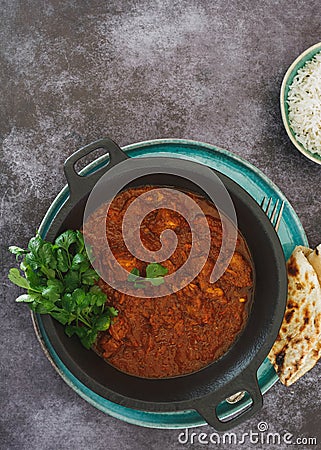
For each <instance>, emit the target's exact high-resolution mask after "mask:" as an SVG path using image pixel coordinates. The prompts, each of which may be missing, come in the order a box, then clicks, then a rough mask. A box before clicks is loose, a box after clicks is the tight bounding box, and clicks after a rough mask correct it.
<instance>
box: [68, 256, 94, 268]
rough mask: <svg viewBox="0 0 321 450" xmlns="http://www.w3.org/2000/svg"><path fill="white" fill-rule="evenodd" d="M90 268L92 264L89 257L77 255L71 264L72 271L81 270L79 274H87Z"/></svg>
mask: <svg viewBox="0 0 321 450" xmlns="http://www.w3.org/2000/svg"><path fill="white" fill-rule="evenodd" d="M89 267H90V262H89V260H88V257H87V255H83V254H82V253H76V254H75V256H74V257H73V259H72V262H71V270H79V272H86V270H87V269H89Z"/></svg>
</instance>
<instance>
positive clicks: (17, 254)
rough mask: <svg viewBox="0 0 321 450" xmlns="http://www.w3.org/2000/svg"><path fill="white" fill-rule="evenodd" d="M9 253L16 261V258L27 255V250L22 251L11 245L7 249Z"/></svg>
mask: <svg viewBox="0 0 321 450" xmlns="http://www.w3.org/2000/svg"><path fill="white" fill-rule="evenodd" d="M9 252H11V253H13V254H14V255H16V259H18V256H21V255H25V254H26V253H28V250H24V249H23V248H20V247H17V246H16V245H11V246H10V247H9Z"/></svg>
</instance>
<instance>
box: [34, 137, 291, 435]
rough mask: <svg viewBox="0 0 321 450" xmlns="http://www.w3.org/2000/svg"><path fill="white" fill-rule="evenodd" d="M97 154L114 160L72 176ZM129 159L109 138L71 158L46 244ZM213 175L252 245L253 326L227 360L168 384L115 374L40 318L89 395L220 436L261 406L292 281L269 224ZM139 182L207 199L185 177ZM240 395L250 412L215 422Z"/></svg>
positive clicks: (73, 224)
mask: <svg viewBox="0 0 321 450" xmlns="http://www.w3.org/2000/svg"><path fill="white" fill-rule="evenodd" d="M98 148H103V149H104V150H106V152H107V153H108V154H109V164H108V165H106V166H105V167H103V168H100V169H99V170H98V171H96V172H94V173H92V174H91V175H88V176H80V175H79V174H78V173H77V172H76V171H75V168H74V165H75V163H76V162H77V161H78V160H80V159H81V158H83V157H84V156H85V155H88V154H89V153H91V152H92V151H93V150H95V149H98ZM126 158H128V156H127V155H126V154H125V153H124V152H123V151H122V150H121V149H120V148H119V147H118V145H117V144H116V143H114V142H113V141H111V140H110V139H108V138H105V139H102V140H99V141H96V142H93V143H92V144H89V145H87V146H86V147H83V148H81V149H80V150H78V151H77V152H75V153H74V154H73V155H72V156H70V157H69V158H68V159H67V161H66V162H65V166H64V170H65V174H66V178H67V181H68V185H69V190H70V197H69V198H68V200H67V201H66V202H65V204H64V205H63V206H62V207H61V209H60V210H59V212H58V213H57V215H56V217H55V218H54V220H53V222H52V225H51V227H50V229H49V230H48V232H47V234H46V236H45V238H46V239H48V240H50V241H52V240H54V238H55V237H56V236H57V235H58V234H60V233H61V232H63V231H64V230H66V229H70V228H72V229H77V228H80V227H81V226H82V219H83V212H84V208H85V204H86V200H87V198H88V195H89V193H90V192H91V190H92V189H93V187H94V186H95V184H96V183H97V181H98V180H99V179H100V177H101V176H102V175H103V174H104V173H106V172H107V171H108V170H109V169H110V168H111V167H113V166H115V165H116V164H118V163H119V162H121V161H123V160H125V159H126ZM143 159H144V160H145V162H144V163H145V164H146V163H147V164H149V161H150V164H151V166H153V165H155V163H154V162H153V159H154V158H153V157H150V158H147V157H146V158H142V160H143ZM157 159H158V161H159V160H160V158H157ZM161 159H162V160H163V161H164V164H168V163H170V164H171V163H174V164H177V163H179V164H180V165H181V164H185V162H186V164H187V165H188V163H189V162H188V161H184V162H183V161H182V160H180V159H176V158H166V157H163V158H161ZM146 160H147V162H146ZM148 160H149V161H148ZM175 160H176V161H175ZM142 164H143V161H142ZM193 164H195V163H193ZM160 169H161V168H160ZM160 172H161V170H160ZM215 173H216V174H217V175H218V176H219V177H220V179H221V181H222V182H223V183H224V185H225V187H226V188H227V190H228V192H229V194H230V195H231V198H232V200H233V203H234V207H235V210H236V213H237V220H238V227H239V229H240V231H241V232H242V234H243V236H244V237H245V239H246V241H247V244H248V246H249V249H250V252H251V255H252V258H253V262H254V269H255V274H256V282H255V289H254V299H253V306H252V309H251V313H250V316H249V320H248V323H247V325H246V327H245V329H244V331H243V332H242V334H241V336H240V337H239V339H238V340H237V341H236V342H235V343H234V345H233V346H232V347H231V348H230V350H229V351H228V352H227V353H225V355H223V357H221V358H220V359H219V360H217V361H215V362H214V363H212V364H211V365H209V366H207V367H205V368H204V369H202V370H200V371H198V372H195V373H192V374H189V375H184V376H180V377H173V378H166V379H147V378H140V377H135V376H132V375H128V374H125V373H123V372H121V371H119V370H117V369H116V368H114V367H113V366H111V365H110V364H108V363H106V362H105V361H104V360H103V359H101V358H100V357H98V356H97V355H96V354H95V353H94V352H93V351H91V350H86V349H85V348H84V347H83V346H82V345H81V344H80V342H79V340H78V339H77V337H75V336H74V337H72V338H68V337H67V336H66V335H65V333H64V328H63V327H62V326H61V325H60V324H59V323H58V322H56V321H55V320H54V319H52V318H51V317H50V316H48V315H44V316H41V319H40V318H39V319H40V320H42V323H43V326H44V329H45V331H46V333H47V335H48V338H49V340H50V342H51V344H52V345H53V347H54V349H55V351H56V352H57V354H58V356H59V358H60V359H61V360H62V362H63V363H64V364H65V366H66V367H67V368H68V369H69V370H70V371H71V372H72V373H73V375H74V376H76V377H77V378H78V379H79V380H80V381H81V382H82V383H83V384H85V385H86V386H87V387H88V388H90V389H91V390H92V391H94V392H96V393H97V394H99V395H101V396H102V397H104V398H106V399H108V400H110V401H112V402H114V403H118V404H120V405H123V406H126V407H129V408H133V409H138V410H143V411H156V412H168V411H184V410H190V409H195V410H197V411H198V412H199V414H201V415H202V416H203V417H204V419H205V420H206V421H207V422H208V423H209V424H210V425H212V426H213V427H214V428H215V429H216V430H218V431H224V430H228V429H231V428H233V427H234V426H236V425H237V424H240V423H241V422H243V421H244V420H246V419H248V418H249V417H251V416H252V415H254V414H255V413H256V412H257V411H258V410H259V409H260V408H261V407H262V404H263V398H262V394H261V391H260V388H259V386H258V380H257V370H258V368H259V366H260V365H261V363H262V362H263V360H264V359H265V358H266V356H267V354H268V352H269V351H270V349H271V347H272V345H273V343H274V341H275V339H276V337H277V334H278V331H279V328H280V325H281V322H282V319H283V315H284V311H285V305H286V297H287V275H286V266H285V260H284V255H283V251H282V247H281V244H280V241H279V239H278V237H277V234H276V233H275V231H274V229H273V227H272V225H271V223H270V221H269V219H268V218H267V217H266V215H265V214H264V213H263V212H262V210H261V208H260V207H259V206H258V205H257V203H256V202H255V201H254V200H253V199H252V197H250V195H248V194H247V193H246V192H245V191H244V190H243V189H242V188H241V187H240V186H239V185H237V184H236V183H235V182H233V181H232V180H231V179H229V178H228V177H226V176H224V175H222V174H220V173H219V172H216V171H215ZM142 184H149V185H150V184H155V185H157V186H159V185H166V186H176V187H178V188H183V189H187V190H190V191H194V192H198V193H201V194H203V192H202V191H200V188H198V187H197V186H196V185H195V184H194V183H191V182H189V181H188V180H187V179H184V178H180V177H175V176H171V175H165V174H158V175H150V176H147V177H145V178H143V179H139V180H137V181H136V184H135V182H133V183H131V186H135V185H142ZM238 391H247V392H248V393H249V395H250V396H251V399H252V403H251V405H250V407H249V408H248V409H246V410H243V411H241V412H240V414H239V415H238V416H236V417H234V418H232V419H230V420H228V421H226V422H223V421H221V420H220V419H219V418H218V416H217V412H216V407H217V405H218V404H219V403H220V402H222V401H223V400H225V399H226V398H227V397H229V396H231V395H232V394H235V393H236V392H238Z"/></svg>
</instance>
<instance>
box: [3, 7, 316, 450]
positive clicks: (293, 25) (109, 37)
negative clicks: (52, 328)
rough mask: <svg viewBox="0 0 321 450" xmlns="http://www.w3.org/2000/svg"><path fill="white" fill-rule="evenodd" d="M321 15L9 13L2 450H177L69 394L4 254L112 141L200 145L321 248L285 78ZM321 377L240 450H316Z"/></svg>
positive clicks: (168, 437) (160, 436) (291, 11)
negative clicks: (73, 159)
mask: <svg viewBox="0 0 321 450" xmlns="http://www.w3.org/2000/svg"><path fill="white" fill-rule="evenodd" d="M320 15H321V5H320V2H319V1H316V0H315V1H305V2H303V1H298V0H295V1H292V2H286V1H276V0H269V1H267V0H265V1H261V2H254V1H250V0H245V1H236V0H234V1H233V0H232V1H230V0H218V1H215V2H213V1H210V0H204V1H202V2H201V1H196V0H186V1H175V0H164V1H156V0H148V1H147V0H142V1H133V0H111V1H109V2H106V1H98V0H92V1H85V0H80V1H72V0H69V1H65V2H58V1H57V0H52V1H41V0H29V1H17V0H7V1H3V2H1V29H0V42H1V53H2V56H1V65H0V72H1V88H2V95H1V122H0V126H1V140H2V150H1V159H0V161H1V162H0V167H1V179H0V183H1V198H0V224H1V269H0V270H1V276H2V279H1V293H2V295H1V297H2V299H1V308H0V324H1V326H0V333H1V339H0V349H1V358H0V368H1V376H0V384H1V393H0V398H1V412H0V426H1V431H0V447H1V449H2V448H3V449H19V450H30V449H32V450H38V449H60V450H63V449H68V450H69V449H77V450H78V449H118V448H124V449H145V448H146V449H156V450H158V449H159V450H162V449H164V448H168V449H178V448H182V447H183V445H182V444H179V442H178V435H179V431H177V430H156V429H146V428H140V427H137V426H134V425H130V424H126V423H124V422H122V421H120V420H116V419H114V418H112V417H109V416H108V415H105V414H103V413H102V412H100V411H98V410H96V409H94V408H93V407H92V406H90V405H89V404H87V403H86V402H85V401H84V400H82V399H81V398H80V397H78V395H77V394H76V393H74V392H73V391H72V390H71V389H70V388H69V387H68V386H67V385H66V384H65V383H64V382H63V381H62V379H61V378H60V377H59V376H58V375H57V373H56V372H55V371H54V370H53V368H52V367H51V366H50V364H49V362H48V361H47V359H46V358H45V356H44V354H43V352H42V350H41V348H40V346H39V345H38V342H37V340H36V338H35V335H34V332H33V328H32V326H31V321H30V317H29V314H28V311H27V308H26V307H21V306H18V305H16V304H15V303H14V299H15V297H16V296H17V294H18V292H19V290H18V289H16V288H15V287H13V286H11V285H10V284H9V282H8V280H7V278H6V274H7V271H8V268H9V267H10V266H12V265H14V258H13V256H12V255H9V254H8V252H7V250H6V248H7V246H8V245H10V244H17V245H22V246H25V245H26V243H27V241H28V239H29V238H30V237H31V236H32V235H33V234H34V232H35V230H36V228H37V226H38V225H39V223H40V221H41V219H42V217H43V216H44V214H45V212H46V210H47V209H48V207H49V205H50V204H51V202H52V201H53V199H54V197H55V196H56V194H57V193H58V192H59V190H60V189H61V187H62V186H63V185H64V184H65V180H64V176H63V171H62V164H63V161H64V160H65V158H66V157H67V156H68V155H70V154H71V153H73V152H74V151H75V150H76V149H77V148H78V147H79V146H81V145H83V144H86V143H89V142H91V141H93V140H95V139H98V138H100V137H103V136H104V135H109V136H111V137H112V138H113V139H115V140H116V141H118V142H119V144H120V145H125V144H129V143H132V142H137V141H141V140H147V139H153V138H161V137H177V138H191V139H195V140H201V141H205V142H209V143H212V144H215V145H217V146H220V147H223V148H226V149H229V150H231V151H233V152H235V153H236V154H238V155H241V156H243V157H244V158H246V159H247V160H248V161H250V162H251V163H253V164H254V165H256V166H257V167H259V168H260V169H261V170H262V171H263V172H264V173H265V174H266V175H268V176H269V177H270V178H271V179H272V180H273V181H274V182H275V183H276V184H277V185H278V186H279V187H280V188H281V189H282V190H283V192H284V193H285V194H286V196H287V197H288V198H289V200H290V201H291V202H292V204H293V205H294V206H295V209H296V211H297V213H298V215H299V217H300V219H301V221H302V223H303V226H304V227H305V230H306V232H307V235H308V238H309V241H310V244H311V246H313V245H316V244H318V243H319V242H320V241H321V200H320V189H319V187H320V175H321V166H318V165H316V164H314V163H312V162H310V161H308V160H307V159H305V158H304V157H303V156H301V155H300V154H299V153H298V152H297V151H296V149H295V148H294V147H293V146H292V144H291V143H290V141H289V139H288V138H287V136H286V133H285V130H284V128H283V126H282V123H281V116H280V111H279V100H278V99H279V91H280V85H281V81H282V77H283V75H284V73H285V71H286V69H287V67H288V66H289V65H290V63H291V62H292V61H293V59H294V58H295V57H296V56H298V54H300V53H301V52H302V51H303V50H305V49H306V48H307V47H309V46H311V45H313V44H314V43H316V42H318V41H320V32H321V26H320ZM320 374H321V366H320V364H317V366H316V367H315V368H314V369H313V370H312V371H311V372H309V373H308V374H307V375H306V376H305V377H304V378H303V379H301V380H300V381H299V382H298V383H297V384H295V385H294V386H293V387H291V388H285V387H283V386H282V385H281V384H279V383H278V384H277V385H275V386H274V387H273V388H272V389H271V391H270V392H269V393H268V394H267V395H265V398H264V408H263V409H262V411H261V412H260V413H259V414H258V415H257V416H256V417H255V418H253V419H252V420H250V421H249V422H247V423H245V424H243V425H241V426H239V427H238V428H236V429H235V430H234V431H235V432H236V433H237V435H238V437H240V436H241V434H242V433H243V432H248V433H250V431H252V432H256V431H257V425H258V423H259V422H260V421H265V422H267V424H268V425H269V430H270V431H271V432H275V433H276V432H278V433H280V434H282V435H283V434H284V433H285V432H286V431H288V432H289V433H292V434H293V435H294V437H295V438H296V437H300V436H305V437H309V436H310V437H317V439H318V447H320V445H321V431H320V426H319V423H320V413H321V398H320V393H319V386H318V383H319V380H320ZM194 431H195V432H196V433H200V432H205V433H211V432H212V430H211V428H210V427H201V428H197V429H195V430H194ZM186 446H187V447H193V448H203V447H204V446H205V447H211V448H214V447H219V448H229V447H231V448H247V449H249V448H256V449H263V448H271V449H272V448H282V449H283V448H316V446H310V445H301V446H300V447H299V446H296V445H294V444H292V445H286V444H285V443H284V442H283V443H282V444H281V445H280V446H277V445H274V444H271V445H268V444H264V443H259V444H251V443H249V442H248V441H247V443H246V444H243V445H242V444H237V445H234V444H232V445H228V444H225V445H224V444H222V445H220V446H215V445H214V444H209V445H207V446H206V445H202V444H194V445H192V444H189V445H186ZM186 446H185V447H186Z"/></svg>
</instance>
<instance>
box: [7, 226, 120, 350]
mask: <svg viewBox="0 0 321 450" xmlns="http://www.w3.org/2000/svg"><path fill="white" fill-rule="evenodd" d="M9 250H10V251H11V252H12V253H13V254H16V255H17V256H24V258H23V260H22V261H21V263H20V268H21V270H22V272H24V274H25V277H24V276H23V275H22V273H21V272H20V271H19V269H17V268H12V269H10V271H9V274H8V277H9V279H10V281H12V282H13V283H14V284H16V285H18V286H19V287H22V288H24V289H26V290H27V293H25V294H23V295H20V296H19V297H18V298H17V300H16V301H17V302H18V303H26V304H27V305H28V307H29V308H30V309H31V310H32V311H34V312H36V313H39V314H50V315H51V316H52V317H53V318H54V319H56V320H57V321H59V322H60V323H61V324H62V325H64V326H65V331H66V334H67V335H68V336H72V335H73V334H76V335H77V336H78V338H79V339H80V340H81V342H82V344H83V345H84V346H85V347H86V348H90V347H91V346H92V345H93V343H94V342H95V340H96V339H97V333H98V332H99V331H105V330H107V329H108V328H109V326H110V324H111V322H112V320H113V318H114V317H115V316H116V315H117V313H118V311H117V310H116V309H115V308H113V307H109V306H106V302H107V296H106V294H105V293H104V292H103V291H102V290H101V289H100V287H99V286H98V285H97V284H96V282H97V281H98V280H99V275H98V274H97V273H96V272H95V271H94V270H93V268H92V267H91V265H90V260H89V258H88V255H87V252H86V248H85V243H84V238H83V235H82V233H81V232H80V231H73V230H67V231H65V232H64V233H62V235H60V236H58V237H57V238H56V240H55V243H54V244H52V243H50V242H46V241H44V240H43V239H42V238H41V236H40V235H39V234H37V235H36V236H35V237H33V238H31V239H30V241H29V244H28V250H23V249H21V248H20V247H15V246H11V247H10V249H9Z"/></svg>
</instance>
